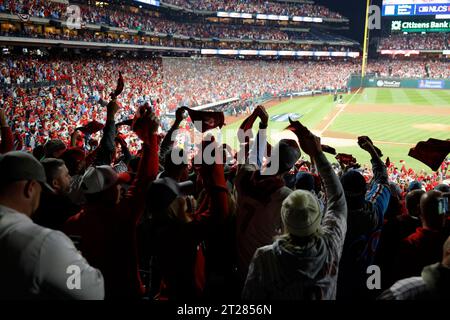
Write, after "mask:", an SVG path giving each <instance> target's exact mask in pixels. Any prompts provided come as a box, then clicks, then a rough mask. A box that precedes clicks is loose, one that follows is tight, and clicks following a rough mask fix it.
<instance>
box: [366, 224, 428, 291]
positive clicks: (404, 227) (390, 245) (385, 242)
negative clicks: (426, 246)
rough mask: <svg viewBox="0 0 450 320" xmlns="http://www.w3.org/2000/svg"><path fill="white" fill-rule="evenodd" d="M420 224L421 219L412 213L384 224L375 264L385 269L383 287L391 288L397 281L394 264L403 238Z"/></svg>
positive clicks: (382, 280) (382, 279)
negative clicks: (412, 215)
mask: <svg viewBox="0 0 450 320" xmlns="http://www.w3.org/2000/svg"><path fill="white" fill-rule="evenodd" d="M420 226H421V222H420V219H419V218H415V217H411V216H410V215H401V216H397V217H394V218H392V219H390V220H388V221H387V222H386V223H385V224H384V226H383V230H382V231H381V236H380V243H379V246H378V250H377V253H376V256H375V264H376V265H377V266H379V267H380V269H381V270H383V276H382V277H381V287H382V289H387V288H389V287H390V286H392V285H393V284H394V282H395V279H394V274H393V273H394V265H395V260H396V258H397V255H398V252H399V249H400V244H401V242H402V240H403V239H404V238H406V237H407V236H409V235H410V234H412V233H414V232H415V231H416V229H417V228H419V227H420Z"/></svg>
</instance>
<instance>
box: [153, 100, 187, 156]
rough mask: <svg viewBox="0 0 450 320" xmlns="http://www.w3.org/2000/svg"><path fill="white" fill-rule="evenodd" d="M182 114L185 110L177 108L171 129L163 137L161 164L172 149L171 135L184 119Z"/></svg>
mask: <svg viewBox="0 0 450 320" xmlns="http://www.w3.org/2000/svg"><path fill="white" fill-rule="evenodd" d="M184 112H185V110H184V109H182V108H178V109H177V111H176V112H175V122H174V123H173V125H172V127H171V128H170V129H169V131H168V132H167V134H166V136H165V137H164V139H163V141H162V142H161V146H160V159H159V160H160V162H161V163H163V157H164V156H165V155H166V153H167V152H168V151H170V150H171V149H172V145H173V140H172V136H173V133H174V132H175V131H176V130H178V128H179V127H180V124H181V122H182V121H183V119H184Z"/></svg>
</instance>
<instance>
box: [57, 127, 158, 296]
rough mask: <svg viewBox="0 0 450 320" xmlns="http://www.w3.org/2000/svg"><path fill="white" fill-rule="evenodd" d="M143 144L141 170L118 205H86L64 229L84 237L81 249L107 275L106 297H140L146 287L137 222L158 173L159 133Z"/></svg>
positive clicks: (66, 231) (92, 263)
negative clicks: (140, 266)
mask: <svg viewBox="0 0 450 320" xmlns="http://www.w3.org/2000/svg"><path fill="white" fill-rule="evenodd" d="M151 140H152V141H151V143H150V145H148V146H146V145H143V150H144V152H143V156H142V159H141V162H140V165H139V170H138V173H137V175H136V179H135V180H134V182H133V184H132V186H131V187H130V189H129V190H128V193H127V194H126V196H125V197H124V199H122V200H121V202H120V203H119V204H118V205H115V206H113V207H106V206H104V204H96V205H86V206H85V207H84V209H83V210H82V211H81V212H80V213H78V214H77V215H75V216H73V217H71V218H70V219H69V220H68V221H67V222H66V223H65V226H64V228H63V231H64V232H65V233H66V234H67V235H69V236H79V237H81V244H80V246H81V251H82V254H83V256H84V257H85V258H86V259H87V261H88V262H89V263H90V264H91V265H92V266H93V267H96V268H99V269H100V270H101V271H102V273H103V276H104V278H105V296H106V298H119V297H120V298H139V296H141V295H142V294H143V293H144V288H143V286H142V282H141V279H140V275H139V268H138V254H137V243H136V225H137V223H138V221H139V219H140V217H141V215H142V213H143V212H144V209H145V194H146V190H147V186H148V185H149V183H150V182H151V181H153V180H154V179H155V178H156V175H157V174H158V167H159V162H158V144H157V135H156V134H154V135H153V136H152V139H151Z"/></svg>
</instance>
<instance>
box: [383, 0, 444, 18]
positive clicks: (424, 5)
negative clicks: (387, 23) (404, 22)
mask: <svg viewBox="0 0 450 320" xmlns="http://www.w3.org/2000/svg"><path fill="white" fill-rule="evenodd" d="M448 14H450V0H383V16H430V15H448Z"/></svg>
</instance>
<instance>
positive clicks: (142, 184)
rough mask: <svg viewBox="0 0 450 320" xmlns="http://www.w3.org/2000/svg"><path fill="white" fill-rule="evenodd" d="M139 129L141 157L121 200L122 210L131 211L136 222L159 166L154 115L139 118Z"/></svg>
mask: <svg viewBox="0 0 450 320" xmlns="http://www.w3.org/2000/svg"><path fill="white" fill-rule="evenodd" d="M140 121H141V124H140V130H139V131H138V132H137V134H138V136H139V138H140V139H141V140H142V142H143V143H142V151H143V152H142V157H141V160H140V162H139V167H138V171H137V174H136V178H135V180H134V181H133V184H132V186H131V187H130V189H129V190H128V192H127V194H126V196H125V199H124V200H123V201H122V202H121V206H122V207H123V212H131V215H132V216H133V217H134V219H135V221H136V223H137V221H138V220H139V218H140V216H141V214H142V213H143V211H144V208H145V194H146V192H147V188H148V186H149V184H150V183H151V182H152V181H153V180H155V179H156V176H157V174H158V168H159V157H158V135H157V134H156V132H157V130H158V126H159V121H158V119H157V118H156V117H155V115H154V114H153V113H152V114H147V115H145V116H143V117H142V119H140Z"/></svg>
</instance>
